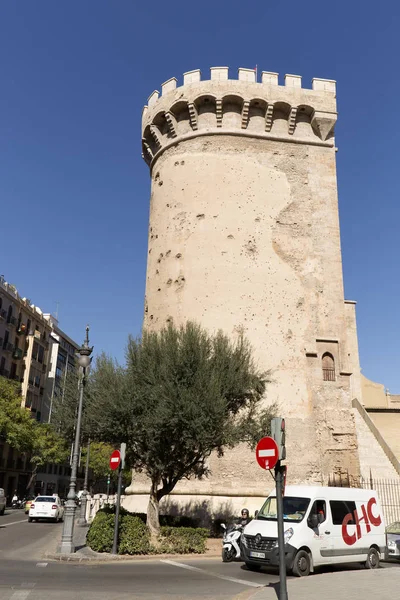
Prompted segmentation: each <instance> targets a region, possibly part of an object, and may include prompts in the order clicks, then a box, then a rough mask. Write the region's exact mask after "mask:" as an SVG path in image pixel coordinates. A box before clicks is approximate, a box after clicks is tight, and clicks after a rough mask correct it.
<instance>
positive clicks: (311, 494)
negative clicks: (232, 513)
mask: <svg viewBox="0 0 400 600" xmlns="http://www.w3.org/2000/svg"><path fill="white" fill-rule="evenodd" d="M283 515H284V532H285V557H286V568H287V570H288V571H291V572H293V574H294V575H297V576H299V577H303V576H305V575H308V574H309V573H310V572H312V571H314V567H317V566H320V565H332V564H338V563H349V562H362V563H365V566H366V567H368V568H369V569H376V568H377V567H378V566H379V560H380V559H383V558H384V557H385V546H386V539H385V523H384V519H383V514H382V510H381V507H380V504H379V499H378V496H377V494H376V492H374V491H373V490H361V489H355V488H335V487H316V486H306V485H300V486H287V487H286V490H285V496H284V498H283ZM277 538H278V524H277V516H276V492H275V491H274V492H273V493H271V494H270V496H269V497H268V498H267V500H266V501H265V502H264V505H263V507H262V508H261V510H260V512H259V513H258V514H257V518H256V519H254V520H253V521H251V522H250V523H249V524H248V525H246V527H245V529H244V532H243V535H242V540H241V550H242V553H243V554H242V555H243V559H244V561H245V563H246V566H247V567H248V568H249V569H251V570H259V569H260V568H261V567H262V566H263V565H278V564H279V554H278V539H277Z"/></svg>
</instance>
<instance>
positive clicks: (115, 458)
mask: <svg viewBox="0 0 400 600" xmlns="http://www.w3.org/2000/svg"><path fill="white" fill-rule="evenodd" d="M120 462H121V453H120V451H119V450H114V452H113V453H112V454H111V458H110V469H112V470H113V471H115V469H118V467H119V463H120Z"/></svg>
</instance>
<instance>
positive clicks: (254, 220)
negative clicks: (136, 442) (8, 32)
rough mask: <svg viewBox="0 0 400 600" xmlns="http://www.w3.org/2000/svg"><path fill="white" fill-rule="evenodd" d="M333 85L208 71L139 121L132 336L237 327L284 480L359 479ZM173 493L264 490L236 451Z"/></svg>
mask: <svg viewBox="0 0 400 600" xmlns="http://www.w3.org/2000/svg"><path fill="white" fill-rule="evenodd" d="M336 118H337V113H336V85H335V82H334V81H331V80H326V79H313V82H312V89H305V88H303V87H302V84H301V77H299V76H298V75H286V76H285V83H284V85H279V84H278V74H277V73H270V72H263V73H262V75H261V83H260V82H257V81H256V73H255V71H254V70H252V69H239V74H238V79H229V76H228V68H226V67H213V68H212V69H211V78H210V79H207V80H202V79H201V76H200V71H190V72H188V73H185V74H184V76H183V85H182V86H177V80H176V79H175V78H172V79H170V80H168V81H166V82H165V83H164V84H162V92H161V96H160V95H159V92H157V91H155V92H153V93H152V94H151V96H150V98H149V101H148V106H146V107H145V108H144V112H143V123H142V138H143V157H144V159H145V161H146V162H147V164H148V165H149V167H150V172H151V207H150V231H149V249H148V262H147V284H146V304H145V320H144V324H145V327H147V328H150V329H155V330H156V329H159V328H161V327H163V326H165V324H166V323H167V322H168V321H169V320H171V319H172V320H173V321H174V322H175V323H176V324H179V323H182V322H184V321H186V320H189V319H190V320H195V321H197V322H199V323H201V324H202V325H203V326H204V327H206V328H207V329H209V330H210V331H216V330H217V329H222V330H223V331H224V332H225V333H227V334H229V335H232V336H234V335H235V334H236V333H237V332H238V331H239V330H243V331H244V333H245V335H246V337H247V338H248V339H249V340H250V342H251V343H252V345H253V347H254V353H255V358H256V360H257V362H258V366H259V367H260V368H261V369H262V370H271V377H272V382H271V383H270V384H269V385H268V389H267V394H266V399H265V402H277V403H278V404H279V405H280V414H281V415H282V416H285V417H286V419H287V421H286V425H287V448H288V459H287V463H288V465H289V471H288V480H289V481H290V482H291V483H296V482H310V483H311V482H315V483H317V482H320V483H327V481H328V477H329V476H330V475H332V474H338V473H346V474H347V473H349V475H350V476H357V475H358V474H359V459H358V451H357V436H356V431H355V425H354V415H353V409H352V399H353V398H360V367H359V359H358V346H357V333H356V325H355V306H354V302H346V301H345V300H344V295H343V277H342V259H341V249H340V235H339V218H338V198H337V184H336V164H335V150H336V148H335V140H334V126H335V122H336ZM211 469H212V476H211V477H210V478H209V479H207V480H205V481H204V482H186V483H182V484H180V486H179V488H177V490H176V492H177V493H181V494H183V495H188V494H189V495H191V494H193V495H198V494H201V495H210V496H220V497H226V498H229V497H233V496H241V497H243V496H245V497H249V496H253V497H258V496H264V495H265V489H266V488H265V485H266V483H265V475H263V474H262V472H261V471H260V469H259V467H257V466H256V465H255V460H254V456H253V455H252V453H250V452H249V451H248V450H247V449H245V448H238V449H236V450H235V451H233V452H230V453H228V454H227V455H226V456H225V457H224V458H223V459H217V458H216V457H213V458H212V459H211Z"/></svg>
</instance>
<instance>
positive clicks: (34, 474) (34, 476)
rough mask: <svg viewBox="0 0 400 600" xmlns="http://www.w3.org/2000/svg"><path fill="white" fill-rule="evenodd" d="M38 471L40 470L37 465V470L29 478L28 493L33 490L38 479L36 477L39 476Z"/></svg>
mask: <svg viewBox="0 0 400 600" xmlns="http://www.w3.org/2000/svg"><path fill="white" fill-rule="evenodd" d="M37 469H38V468H37V465H35V468H34V469H33V471H32V473H31V476H30V478H29V482H28V484H27V486H26V490H27V491H28V492H30V489H31V487H32V485H33V484H34V483H35V479H36V475H37Z"/></svg>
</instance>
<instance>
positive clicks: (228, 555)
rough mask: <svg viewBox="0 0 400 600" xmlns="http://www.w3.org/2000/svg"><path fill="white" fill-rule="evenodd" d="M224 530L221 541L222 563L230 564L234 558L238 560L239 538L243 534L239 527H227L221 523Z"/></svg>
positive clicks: (241, 528)
mask: <svg viewBox="0 0 400 600" xmlns="http://www.w3.org/2000/svg"><path fill="white" fill-rule="evenodd" d="M221 527H222V529H223V530H224V537H223V539H222V562H232V561H233V560H235V558H236V559H237V558H240V538H241V536H242V533H243V527H242V526H241V525H229V526H228V528H227V527H226V525H225V523H221Z"/></svg>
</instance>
